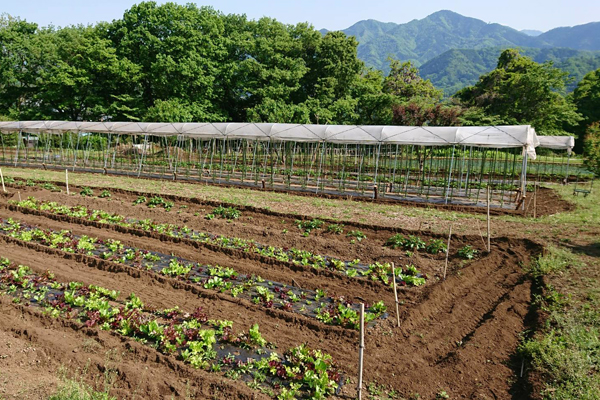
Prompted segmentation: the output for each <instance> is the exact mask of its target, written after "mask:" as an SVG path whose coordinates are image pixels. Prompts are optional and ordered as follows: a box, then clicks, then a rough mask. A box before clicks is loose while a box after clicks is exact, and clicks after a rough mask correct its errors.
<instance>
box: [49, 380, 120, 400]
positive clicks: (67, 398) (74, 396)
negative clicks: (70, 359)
mask: <svg viewBox="0 0 600 400" xmlns="http://www.w3.org/2000/svg"><path fill="white" fill-rule="evenodd" d="M48 400H116V397H112V396H110V395H109V394H108V393H107V392H97V391H95V390H94V389H93V388H92V387H90V386H88V385H86V384H85V383H83V382H79V381H76V380H73V379H65V380H63V382H62V384H61V385H60V386H59V387H58V388H57V390H56V393H54V394H53V395H51V396H50V397H49V398H48Z"/></svg>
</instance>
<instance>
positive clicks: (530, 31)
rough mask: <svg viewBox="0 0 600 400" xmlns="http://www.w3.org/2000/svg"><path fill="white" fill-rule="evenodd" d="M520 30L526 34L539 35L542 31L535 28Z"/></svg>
mask: <svg viewBox="0 0 600 400" xmlns="http://www.w3.org/2000/svg"><path fill="white" fill-rule="evenodd" d="M521 32H523V33H524V34H526V35H527V36H534V37H535V36H540V35H541V34H542V33H544V32H542V31H537V30H535V29H521Z"/></svg>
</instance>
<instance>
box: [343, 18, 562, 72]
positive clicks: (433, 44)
mask: <svg viewBox="0 0 600 400" xmlns="http://www.w3.org/2000/svg"><path fill="white" fill-rule="evenodd" d="M344 32H345V33H346V34H347V35H351V36H356V39H357V40H358V42H359V46H358V56H359V57H360V58H361V59H362V60H364V61H365V63H366V64H367V65H369V66H372V67H375V68H378V69H382V70H384V71H385V70H387V68H388V62H387V58H388V56H393V57H394V58H397V59H400V60H411V61H413V62H415V64H417V65H421V64H423V63H425V62H427V61H429V60H431V59H432V58H434V57H436V56H438V55H440V54H442V53H444V52H446V51H448V50H452V49H482V48H486V47H544V46H547V47H550V45H549V44H546V43H544V42H543V41H540V40H539V39H538V38H536V37H532V36H529V35H526V34H525V33H522V32H519V31H517V30H516V29H513V28H509V27H507V26H503V25H500V24H488V23H486V22H483V21H481V20H478V19H475V18H469V17H464V16H462V15H460V14H457V13H455V12H452V11H438V12H436V13H433V14H431V15H429V16H428V17H426V18H424V19H421V20H413V21H410V22H408V23H406V24H395V23H391V22H387V23H384V22H379V21H374V20H366V21H360V22H358V23H356V24H354V25H352V26H351V27H350V28H348V29H345V30H344Z"/></svg>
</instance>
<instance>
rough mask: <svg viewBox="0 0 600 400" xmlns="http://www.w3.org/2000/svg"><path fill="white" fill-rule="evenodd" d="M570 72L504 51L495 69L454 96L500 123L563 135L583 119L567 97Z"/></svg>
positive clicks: (464, 104) (545, 133)
mask: <svg viewBox="0 0 600 400" xmlns="http://www.w3.org/2000/svg"><path fill="white" fill-rule="evenodd" d="M567 76H568V74H567V73H566V72H562V71H560V70H558V69H556V68H554V67H553V65H552V63H551V62H546V63H543V64H539V63H536V62H534V61H532V60H531V59H530V58H528V57H525V56H522V55H521V54H519V51H518V50H515V49H509V50H505V51H504V52H502V54H501V55H500V58H499V59H498V65H497V67H496V69H495V70H493V71H492V72H490V73H488V74H485V75H483V76H481V78H480V79H479V82H478V83H477V84H475V85H473V86H471V87H467V88H465V89H462V90H461V91H459V92H458V93H457V94H456V95H455V98H456V99H458V101H459V102H460V104H461V105H462V106H464V107H477V108H481V109H482V110H483V112H484V114H485V115H486V116H487V117H492V118H493V119H494V120H495V121H497V122H496V123H497V124H507V125H515V124H524V125H532V126H533V127H535V129H536V131H537V132H538V133H539V134H542V135H564V134H567V131H566V130H565V128H568V127H570V126H574V125H576V124H577V122H578V121H579V120H580V116H579V114H578V113H577V110H576V107H575V105H574V104H572V103H571V102H569V101H568V100H567V99H566V98H565V96H564V92H565V86H566V82H567V79H568V78H567Z"/></svg>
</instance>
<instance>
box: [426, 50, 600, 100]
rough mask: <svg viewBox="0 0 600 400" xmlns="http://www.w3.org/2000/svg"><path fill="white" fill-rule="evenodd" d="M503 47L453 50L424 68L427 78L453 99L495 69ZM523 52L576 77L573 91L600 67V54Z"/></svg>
mask: <svg viewBox="0 0 600 400" xmlns="http://www.w3.org/2000/svg"><path fill="white" fill-rule="evenodd" d="M504 49H505V48H503V47H494V48H486V49H460V50H458V49H453V50H449V51H447V52H445V53H443V54H441V55H439V56H437V57H434V58H433V59H431V60H429V61H427V62H426V63H425V64H423V65H421V67H420V72H421V76H422V77H423V78H424V79H429V80H431V82H432V83H433V84H434V85H435V86H436V87H438V88H440V89H443V90H444V94H445V95H446V96H451V95H453V94H454V93H456V92H457V91H458V90H460V89H462V88H463V87H465V86H469V85H473V84H474V83H476V82H477V80H478V79H479V77H480V76H481V75H483V74H486V73H488V72H490V71H491V70H493V69H494V68H496V65H497V63H498V56H499V55H500V53H501V52H502V50H504ZM521 53H522V54H523V55H526V56H528V57H530V58H532V59H533V60H534V61H535V62H539V63H542V62H545V61H553V62H554V66H555V67H557V68H560V69H562V70H564V71H567V72H569V75H570V76H571V77H572V78H573V79H572V81H571V83H570V84H569V85H568V87H567V90H569V91H572V90H573V89H574V88H575V86H576V85H577V82H579V81H580V80H581V78H583V76H584V75H585V74H587V73H588V72H589V71H593V70H596V69H598V68H600V51H593V52H592V51H581V50H574V49H566V48H543V49H538V48H521Z"/></svg>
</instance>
